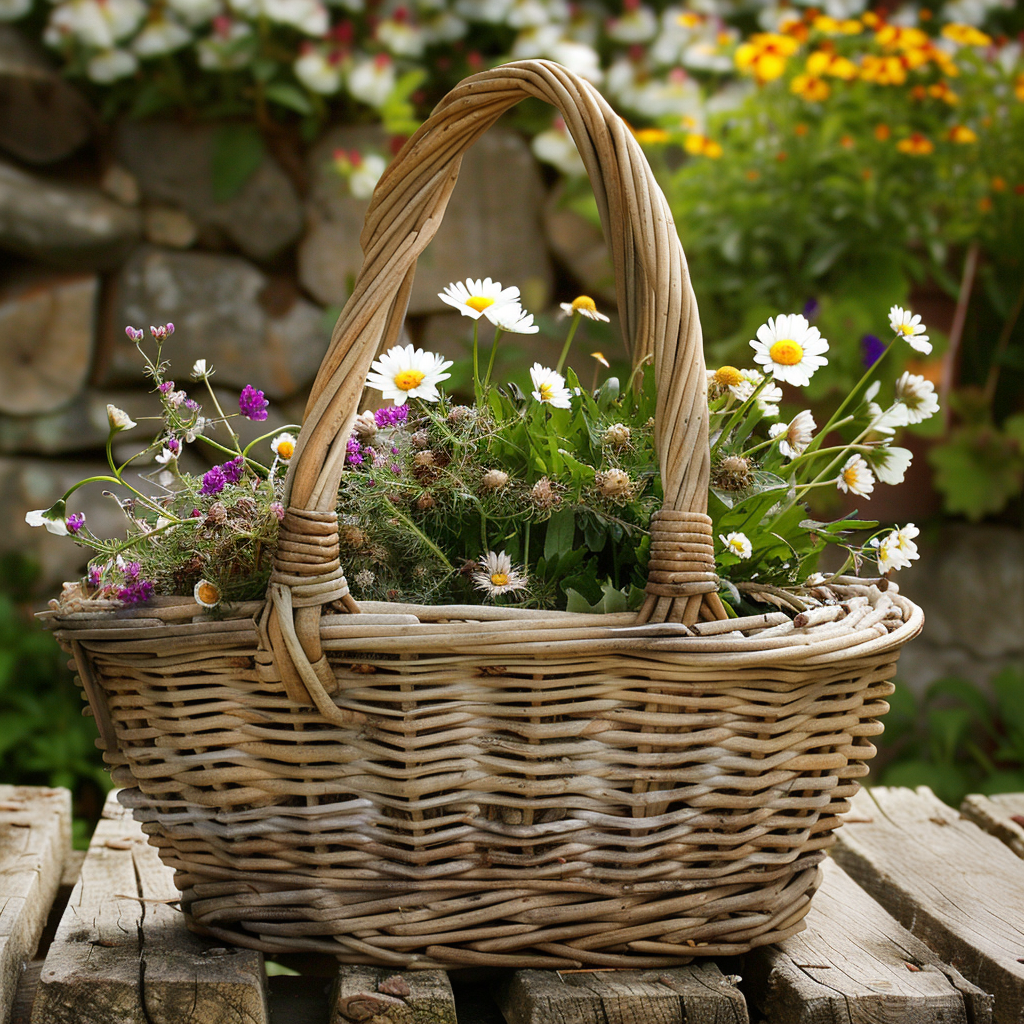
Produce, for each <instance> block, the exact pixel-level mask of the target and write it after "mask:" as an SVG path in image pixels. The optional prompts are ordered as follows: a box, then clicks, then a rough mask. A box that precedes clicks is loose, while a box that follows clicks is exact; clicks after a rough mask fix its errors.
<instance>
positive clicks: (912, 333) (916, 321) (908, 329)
mask: <svg viewBox="0 0 1024 1024" xmlns="http://www.w3.org/2000/svg"><path fill="white" fill-rule="evenodd" d="M889 326H890V327H891V328H892V329H893V331H894V332H895V333H896V334H898V335H900V336H901V337H903V338H906V339H907V344H908V345H910V347H911V348H912V349H916V350H917V351H918V352H923V353H924V354H925V355H927V354H928V353H929V352H931V350H932V343H931V342H930V341H929V340H928V335H927V334H925V333H924V332H925V330H926V328H925V326H924V324H923V323H921V315H920V314H916V315H914V316H911V315H910V310H909V309H903V307H902V306H893V307H892V309H890V310H889Z"/></svg>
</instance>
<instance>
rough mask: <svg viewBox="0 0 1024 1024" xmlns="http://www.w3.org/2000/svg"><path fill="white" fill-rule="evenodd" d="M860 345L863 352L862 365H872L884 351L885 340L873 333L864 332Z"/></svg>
mask: <svg viewBox="0 0 1024 1024" xmlns="http://www.w3.org/2000/svg"><path fill="white" fill-rule="evenodd" d="M860 347H861V350H862V352H863V357H862V358H863V362H864V365H865V366H874V365H875V363H877V362H878V360H879V359H880V358H881V356H882V353H883V352H884V351H885V342H884V341H882V339H881V338H878V337H876V336H875V335H874V334H865V335H864V337H863V338H861V339H860Z"/></svg>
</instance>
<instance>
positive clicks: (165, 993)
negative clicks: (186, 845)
mask: <svg viewBox="0 0 1024 1024" xmlns="http://www.w3.org/2000/svg"><path fill="white" fill-rule="evenodd" d="M114 797H115V795H114V794H111V795H110V797H109V798H108V800H107V805H106V807H105V808H104V812H103V813H104V817H103V819H102V820H101V821H100V823H99V825H98V826H97V828H96V832H95V834H94V835H93V838H92V841H91V842H90V844H89V852H88V854H87V855H86V858H85V860H84V862H83V864H82V869H81V874H80V876H79V879H78V882H77V883H76V885H75V888H74V890H73V892H72V894H71V898H70V900H69V901H68V905H67V908H66V910H65V912H64V916H63V917H62V918H61V922H60V925H59V926H58V928H57V934H56V936H55V937H54V940H53V943H52V945H51V946H50V949H49V951H48V953H47V955H46V961H45V963H44V964H43V970H42V974H41V976H40V980H39V989H38V992H37V995H36V1001H35V1006H34V1008H33V1012H32V1022H33V1024H114V1022H116V1024H266V1022H267V1020H268V1015H267V1009H266V989H265V980H266V977H265V974H264V970H263V956H262V954H261V953H257V952H255V951H253V950H245V949H236V948H234V947H232V948H231V949H225V948H223V947H219V946H218V945H217V944H216V943H215V942H213V941H210V940H207V939H203V938H200V937H199V936H197V935H194V934H192V933H191V932H189V931H188V929H187V928H186V926H185V919H184V917H183V916H182V914H181V912H180V911H179V910H178V909H177V907H176V905H174V904H175V903H176V901H177V897H178V893H177V890H176V889H175V888H174V883H173V873H172V872H171V870H170V869H169V868H167V867H165V866H164V865H163V864H162V863H161V861H160V859H159V857H158V856H157V852H156V850H155V849H153V847H151V846H149V845H148V843H147V842H146V837H145V835H144V834H143V832H142V830H141V828H140V827H139V826H138V825H137V824H136V823H135V822H134V821H133V820H132V818H131V816H130V814H129V812H127V811H125V810H123V809H122V808H121V806H120V805H119V804H118V803H117V802H116V800H115V798H114Z"/></svg>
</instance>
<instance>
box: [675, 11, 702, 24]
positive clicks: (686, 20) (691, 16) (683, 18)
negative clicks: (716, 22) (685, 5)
mask: <svg viewBox="0 0 1024 1024" xmlns="http://www.w3.org/2000/svg"><path fill="white" fill-rule="evenodd" d="M703 20H704V17H703V15H700V14H697V13H695V12H694V11H683V13H682V14H680V15H679V17H678V18H676V22H677V23H678V24H680V25H682V26H683V28H696V27H697V26H698V25H699V24H700V23H701V22H702V21H703Z"/></svg>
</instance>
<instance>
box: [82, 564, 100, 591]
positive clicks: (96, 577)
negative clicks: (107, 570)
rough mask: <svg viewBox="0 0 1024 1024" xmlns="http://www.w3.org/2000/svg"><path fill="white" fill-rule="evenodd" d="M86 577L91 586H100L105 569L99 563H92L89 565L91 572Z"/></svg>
mask: <svg viewBox="0 0 1024 1024" xmlns="http://www.w3.org/2000/svg"><path fill="white" fill-rule="evenodd" d="M85 579H86V582H87V583H88V584H89V586H90V587H98V586H99V585H100V580H102V579H103V570H102V569H101V568H100V567H99V566H98V565H92V566H90V567H89V572H88V575H87V576H86V577H85Z"/></svg>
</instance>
